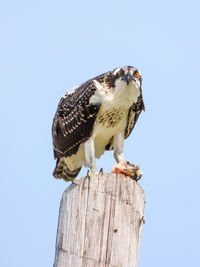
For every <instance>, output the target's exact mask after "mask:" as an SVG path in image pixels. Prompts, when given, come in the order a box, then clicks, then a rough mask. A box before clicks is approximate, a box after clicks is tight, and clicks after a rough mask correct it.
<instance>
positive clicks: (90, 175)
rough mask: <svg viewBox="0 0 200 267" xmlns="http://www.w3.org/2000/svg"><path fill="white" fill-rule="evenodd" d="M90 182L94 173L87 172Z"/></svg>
mask: <svg viewBox="0 0 200 267" xmlns="http://www.w3.org/2000/svg"><path fill="white" fill-rule="evenodd" d="M86 177H87V178H88V179H89V180H90V179H91V178H92V172H91V171H90V170H88V171H87V176H86Z"/></svg>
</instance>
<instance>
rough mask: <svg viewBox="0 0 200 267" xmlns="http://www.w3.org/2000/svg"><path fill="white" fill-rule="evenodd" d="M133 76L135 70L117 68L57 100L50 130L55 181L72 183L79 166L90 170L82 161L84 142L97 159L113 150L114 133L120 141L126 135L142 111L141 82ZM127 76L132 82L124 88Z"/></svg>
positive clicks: (84, 158) (84, 153) (84, 159)
mask: <svg viewBox="0 0 200 267" xmlns="http://www.w3.org/2000/svg"><path fill="white" fill-rule="evenodd" d="M134 73H135V74H134ZM136 73H139V72H138V70H137V69H136V68H133V67H130V66H128V67H123V68H117V69H115V70H113V71H109V72H107V73H104V74H102V75H99V76H97V77H95V78H93V79H91V80H89V81H87V82H85V83H83V84H81V85H80V86H77V87H76V88H75V89H74V90H72V91H71V92H68V93H66V94H65V95H64V96H63V97H62V98H61V100H60V102H59V104H58V108H57V111H56V114H55V116H54V120H53V126H52V135H53V146H54V156H55V158H57V159H58V160H57V165H56V168H55V171H54V176H55V177H56V178H64V179H65V180H67V181H68V180H72V179H74V178H75V176H76V174H78V172H79V171H80V168H81V167H82V165H86V166H88V167H90V168H92V167H91V166H90V163H88V162H87V160H86V159H87V155H86V153H87V151H85V150H86V147H87V146H86V145H85V143H87V142H88V140H93V143H94V144H93V146H94V149H95V151H94V155H95V157H100V156H101V155H102V154H103V152H104V151H105V149H113V146H114V144H113V142H114V141H113V140H114V136H115V135H117V134H118V132H120V131H122V135H123V136H124V139H125V138H127V137H128V136H129V135H130V133H131V131H132V130H133V128H134V126H135V123H136V121H137V119H138V116H139V115H140V113H141V111H142V110H144V103H143V98H142V91H141V82H142V78H141V75H139V78H137V79H136V77H135V76H134V75H136ZM119 74H121V76H122V77H120V76H119ZM128 74H130V76H131V77H133V79H135V80H136V81H135V82H133V81H132V80H131V81H130V83H129V84H128V82H127V81H126V79H127V77H128V76H127V75H128ZM123 77H126V79H125V78H123ZM129 78H130V77H129ZM131 79H132V78H131ZM124 80H125V82H124ZM126 82H127V85H126ZM136 82H137V83H136ZM134 83H135V84H134ZM136 85H137V86H136ZM104 133H105V135H106V136H105V137H104ZM88 147H89V148H88V149H89V150H91V148H90V145H89V146H88ZM89 152H90V151H89ZM89 152H88V153H89ZM94 155H93V157H94Z"/></svg>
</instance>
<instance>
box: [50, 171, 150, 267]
mask: <svg viewBox="0 0 200 267" xmlns="http://www.w3.org/2000/svg"><path fill="white" fill-rule="evenodd" d="M76 183H77V185H73V184H72V185H70V186H69V187H68V188H67V189H66V190H65V192H64V193H63V196H62V200H61V204H60V212H59V220H58V230H57V240H56V255H55V262H54V267H71V266H72V267H136V266H138V256H139V244H140V234H141V228H142V224H143V215H144V203H145V199H144V191H143V189H142V188H141V186H140V185H139V184H138V183H137V182H135V181H133V180H132V179H131V178H129V177H125V176H123V175H116V174H110V173H108V174H103V175H100V174H99V175H94V176H93V177H92V178H91V179H90V180H89V179H88V178H86V177H83V178H81V179H79V180H77V181H76Z"/></svg>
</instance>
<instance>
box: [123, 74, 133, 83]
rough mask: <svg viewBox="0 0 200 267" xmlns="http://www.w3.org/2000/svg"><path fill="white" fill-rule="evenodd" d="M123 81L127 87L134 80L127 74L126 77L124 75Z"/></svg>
mask: <svg viewBox="0 0 200 267" xmlns="http://www.w3.org/2000/svg"><path fill="white" fill-rule="evenodd" d="M122 80H123V81H125V82H127V85H129V83H130V82H131V81H133V80H134V78H133V76H131V75H130V74H129V73H127V74H126V75H124V77H123V78H122Z"/></svg>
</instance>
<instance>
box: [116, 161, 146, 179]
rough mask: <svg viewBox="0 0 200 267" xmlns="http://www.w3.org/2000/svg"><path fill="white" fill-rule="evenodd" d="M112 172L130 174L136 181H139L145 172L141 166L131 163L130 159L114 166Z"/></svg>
mask: <svg viewBox="0 0 200 267" xmlns="http://www.w3.org/2000/svg"><path fill="white" fill-rule="evenodd" d="M112 173H115V174H124V175H125V176H130V177H131V178H132V179H133V180H135V181H138V180H139V179H140V178H141V177H142V174H143V173H142V171H141V170H140V168H139V166H137V165H134V164H132V163H129V162H128V161H124V162H120V163H119V164H117V165H115V166H114V167H113V168H112Z"/></svg>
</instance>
